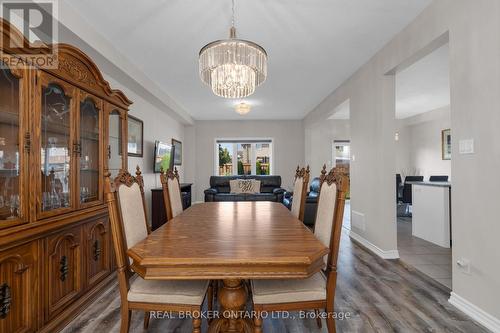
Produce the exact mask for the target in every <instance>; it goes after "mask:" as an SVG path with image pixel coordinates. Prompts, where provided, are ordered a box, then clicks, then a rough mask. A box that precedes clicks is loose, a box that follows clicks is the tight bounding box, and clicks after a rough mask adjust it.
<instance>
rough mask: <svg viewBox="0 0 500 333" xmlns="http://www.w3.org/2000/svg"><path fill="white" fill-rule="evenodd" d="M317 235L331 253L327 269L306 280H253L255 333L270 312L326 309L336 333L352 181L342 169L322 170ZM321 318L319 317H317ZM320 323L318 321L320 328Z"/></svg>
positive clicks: (330, 325)
mask: <svg viewBox="0 0 500 333" xmlns="http://www.w3.org/2000/svg"><path fill="white" fill-rule="evenodd" d="M320 182H321V186H320V193H319V199H318V210H317V213H316V223H315V227H314V235H315V236H316V238H318V240H320V241H321V242H322V243H323V244H324V245H325V246H327V247H329V249H330V252H329V254H328V255H327V256H325V257H324V262H325V265H326V269H325V270H324V271H321V272H318V273H316V274H315V275H313V276H312V277H310V278H308V279H305V280H252V289H253V293H252V294H253V296H252V299H253V304H254V311H255V313H256V315H255V317H254V325H255V329H254V332H255V333H262V316H261V315H260V313H262V312H269V311H298V310H315V311H316V312H318V309H326V312H327V316H326V317H327V319H326V323H327V327H328V332H329V333H332V332H335V320H334V317H333V316H334V314H333V310H334V299H335V287H336V284H337V259H338V253H339V246H340V234H341V230H342V220H343V216H344V204H345V194H346V192H347V189H348V186H349V184H348V183H349V179H348V177H347V174H346V172H345V169H343V168H334V169H332V170H330V172H328V174H327V172H326V165H325V166H323V170H322V171H321V177H320ZM318 318H319V317H318ZM320 323H321V321H320V320H319V321H318V326H320V327H321V325H320Z"/></svg>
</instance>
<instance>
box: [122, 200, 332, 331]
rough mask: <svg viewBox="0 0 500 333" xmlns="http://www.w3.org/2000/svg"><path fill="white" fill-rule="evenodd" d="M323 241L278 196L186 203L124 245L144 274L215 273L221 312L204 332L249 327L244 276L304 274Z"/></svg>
mask: <svg viewBox="0 0 500 333" xmlns="http://www.w3.org/2000/svg"><path fill="white" fill-rule="evenodd" d="M328 252H329V250H328V248H327V247H326V246H325V245H323V243H322V242H321V241H319V240H318V239H317V238H316V237H315V236H314V234H313V233H312V232H311V230H309V229H308V228H307V227H306V226H305V225H304V224H303V223H302V222H301V221H300V220H299V219H297V218H296V217H294V216H293V215H292V214H291V213H290V211H289V210H288V209H287V208H286V207H285V206H284V205H283V204H281V203H277V202H249V201H247V202H206V203H199V204H195V205H193V206H191V207H190V208H188V209H187V210H185V211H184V212H182V213H181V214H179V215H178V216H176V217H174V218H173V219H171V220H170V221H168V223H166V224H164V225H163V226H162V227H160V228H159V229H157V230H155V231H153V232H152V233H150V234H149V235H148V236H147V237H146V238H145V239H144V240H142V241H140V242H138V243H137V244H136V245H134V246H133V247H131V248H130V249H129V250H128V252H127V253H128V255H129V257H130V258H132V260H133V262H132V265H131V266H132V269H133V270H134V271H135V272H136V273H137V274H139V275H140V276H141V277H142V278H144V279H146V280H220V281H222V283H220V285H221V287H220V290H219V291H218V292H217V297H218V303H219V304H220V311H219V313H220V314H221V315H220V316H219V317H218V318H215V319H214V320H212V321H211V322H210V325H209V332H210V333H215V332H224V333H226V332H253V321H252V319H251V316H248V315H246V313H247V309H246V305H247V303H248V291H247V288H246V283H245V281H247V280H249V279H306V278H308V277H311V276H312V275H314V274H315V273H317V272H319V271H320V270H321V269H322V268H323V267H324V260H323V257H324V256H325V255H327V254H328Z"/></svg>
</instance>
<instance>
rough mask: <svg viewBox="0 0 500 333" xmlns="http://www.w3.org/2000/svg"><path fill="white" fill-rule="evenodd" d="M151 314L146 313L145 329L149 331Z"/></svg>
mask: <svg viewBox="0 0 500 333" xmlns="http://www.w3.org/2000/svg"><path fill="white" fill-rule="evenodd" d="M150 317H151V313H150V312H149V311H144V329H145V330H147V329H148V327H149V318H150Z"/></svg>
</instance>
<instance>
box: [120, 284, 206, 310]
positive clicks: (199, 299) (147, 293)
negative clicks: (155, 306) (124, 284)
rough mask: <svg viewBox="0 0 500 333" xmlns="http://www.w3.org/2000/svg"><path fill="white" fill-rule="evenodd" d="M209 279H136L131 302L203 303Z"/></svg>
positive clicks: (129, 299)
mask: <svg viewBox="0 0 500 333" xmlns="http://www.w3.org/2000/svg"><path fill="white" fill-rule="evenodd" d="M209 283H210V282H209V281H157V280H144V279H142V278H137V279H135V280H134V281H133V282H132V283H131V284H130V289H129V291H128V295H127V299H128V301H129V302H144V303H165V304H191V305H200V304H202V303H203V300H204V298H205V294H206V292H207V289H208V284H209Z"/></svg>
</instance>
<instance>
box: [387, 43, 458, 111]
mask: <svg viewBox="0 0 500 333" xmlns="http://www.w3.org/2000/svg"><path fill="white" fill-rule="evenodd" d="M447 105H450V60H449V45H448V44H446V45H444V46H442V47H440V48H439V49H437V50H435V51H434V52H432V53H431V54H429V55H427V56H426V57H424V58H422V59H420V60H419V61H417V62H416V63H414V64H413V65H411V66H410V67H408V68H406V69H405V70H403V71H401V72H399V73H397V74H396V118H397V119H405V118H409V117H412V116H415V115H417V114H421V113H425V112H428V111H431V110H435V109H438V108H442V107H444V106H447Z"/></svg>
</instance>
